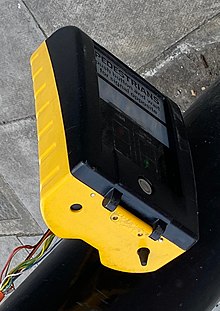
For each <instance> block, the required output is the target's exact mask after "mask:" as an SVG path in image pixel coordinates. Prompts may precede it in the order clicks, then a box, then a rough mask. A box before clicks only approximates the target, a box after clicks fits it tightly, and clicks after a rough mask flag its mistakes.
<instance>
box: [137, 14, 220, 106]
mask: <svg viewBox="0 0 220 311" xmlns="http://www.w3.org/2000/svg"><path fill="white" fill-rule="evenodd" d="M219 29H220V15H218V16H216V17H215V18H213V19H212V20H210V21H208V22H207V23H205V24H204V25H203V26H201V27H200V28H199V29H196V30H195V31H193V32H192V33H190V34H189V35H188V36H187V37H185V38H184V39H182V40H181V41H179V42H178V43H177V44H175V45H173V46H172V47H171V48H169V49H168V50H167V51H165V52H163V53H162V54H161V55H159V56H158V57H157V58H155V59H154V60H153V61H151V62H149V63H148V64H147V65H144V66H142V67H141V68H139V69H138V72H139V73H140V74H141V75H142V76H143V77H144V78H145V79H146V80H148V81H149V82H151V83H152V84H153V85H155V86H156V87H157V88H158V89H160V91H161V92H162V93H164V94H166V95H167V96H168V97H170V98H172V99H173V100H174V102H176V103H178V104H179V106H180V107H181V108H182V111H185V110H186V109H187V108H188V107H189V106H190V105H191V104H192V102H193V101H194V100H195V99H196V98H197V97H198V96H200V95H201V94H202V93H203V92H204V91H205V90H206V89H207V88H208V87H209V86H210V85H211V84H212V83H214V82H215V80H216V79H218V78H219V76H220V31H219Z"/></svg>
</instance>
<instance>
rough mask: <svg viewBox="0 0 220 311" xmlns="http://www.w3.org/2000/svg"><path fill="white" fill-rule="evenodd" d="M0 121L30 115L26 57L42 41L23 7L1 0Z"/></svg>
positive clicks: (29, 87)
mask: <svg viewBox="0 0 220 311" xmlns="http://www.w3.org/2000/svg"><path fill="white" fill-rule="evenodd" d="M0 33H1V36H0V68H1V70H0V123H6V122H7V121H10V120H14V119H20V118H23V117H27V116H29V115H33V114H34V104H33V103H34V101H33V93H32V81H31V75H30V65H29V58H30V55H31V53H32V52H33V50H34V49H35V48H37V47H38V45H39V44H40V42H41V41H43V40H44V36H43V34H42V32H41V31H40V30H39V28H38V26H37V25H36V23H35V22H34V20H33V18H32V17H31V16H30V14H29V12H28V11H27V9H26V8H25V6H24V5H23V4H22V3H20V2H18V1H14V0H1V9H0Z"/></svg>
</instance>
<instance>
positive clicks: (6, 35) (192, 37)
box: [0, 0, 220, 310]
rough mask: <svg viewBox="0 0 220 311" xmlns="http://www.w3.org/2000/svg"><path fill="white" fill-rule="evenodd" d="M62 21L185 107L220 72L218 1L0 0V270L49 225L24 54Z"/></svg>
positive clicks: (27, 64) (20, 258)
mask: <svg viewBox="0 0 220 311" xmlns="http://www.w3.org/2000/svg"><path fill="white" fill-rule="evenodd" d="M65 25H75V26H77V27H79V28H81V29H82V30H83V31H85V32H86V33H87V34H88V35H90V36H91V37H92V38H93V39H94V40H95V41H97V42H98V43H99V44H101V45H103V46H104V47H105V48H107V49H108V50H110V51H111V52H112V53H113V54H115V55H116V56H117V57H118V58H120V59H121V60H122V61H124V62H126V63H127V64H128V65H129V66H130V67H132V68H133V69H134V70H136V71H137V72H138V73H140V74H141V75H142V76H143V77H144V78H146V80H148V81H149V82H150V83H152V84H153V85H154V86H155V87H156V88H158V89H159V90H160V91H162V92H163V93H164V94H166V95H168V96H169V97H170V98H171V99H173V100H174V102H176V103H178V104H179V106H180V107H181V109H182V111H183V112H184V111H185V110H186V109H187V107H189V106H190V105H191V104H192V103H193V101H194V100H195V99H196V98H197V97H198V96H199V95H200V94H202V93H203V92H204V91H205V90H206V89H207V88H208V87H209V85H210V84H212V83H213V82H214V81H215V80H216V79H217V78H218V77H219V76H220V31H219V30H220V0H212V1H207V0H194V1H191V0H185V1H181V0H170V1H165V0H147V1H146V0H139V1H138V0H122V1H119V2H118V1H116V0H114V1H113V0H110V1H109V0H108V1H107V0H103V1H100V0H93V1H88V0H84V1H82V0H74V1H73V0H72V1H71V0H66V1H58V0H53V1H51V0H50V1H49V0H48V1H44V0H39V1H37V0H26V1H14V0H0V34H1V35H0V69H1V70H0V271H1V267H3V265H4V263H5V261H6V259H7V257H8V255H9V253H10V252H11V251H12V250H13V248H14V247H16V246H18V245H20V244H24V243H28V244H32V243H35V242H36V240H38V239H39V237H40V236H41V235H42V233H43V232H44V231H45V228H46V227H45V225H44V223H43V220H42V218H41V214H40V210H39V175H38V156H37V137H36V121H35V112H34V98H33V91H32V79H31V74H30V65H29V59H30V56H31V54H32V53H33V52H34V50H35V49H36V48H37V47H38V46H39V44H40V43H41V42H42V41H43V40H44V39H45V38H46V37H48V36H49V35H50V34H52V33H53V32H54V31H55V30H56V29H58V28H60V27H62V26H65ZM24 254H25V252H23V253H22V252H21V253H20V255H18V256H17V257H16V259H15V263H16V261H17V262H19V261H20V260H22V258H23V257H22V255H24ZM216 310H220V308H219V309H218V308H216Z"/></svg>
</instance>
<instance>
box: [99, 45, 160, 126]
mask: <svg viewBox="0 0 220 311" xmlns="http://www.w3.org/2000/svg"><path fill="white" fill-rule="evenodd" d="M95 53H96V64H97V72H98V74H99V75H100V76H102V77H103V78H104V79H105V80H107V81H109V82H110V83H111V84H112V85H114V86H115V87H116V88H117V89H118V90H120V91H121V92H122V93H124V95H126V96H128V97H129V98H130V99H131V100H133V101H135V102H136V103H137V104H138V105H140V106H142V107H143V108H144V109H145V110H147V111H149V112H150V113H151V114H152V115H154V116H155V117H157V118H158V119H160V120H161V121H163V122H164V123H166V120H165V113H164V106H163V100H162V99H161V98H160V97H159V96H158V95H157V94H155V93H153V92H152V91H151V90H149V89H148V88H147V87H146V86H145V85H143V84H142V83H140V82H139V81H138V80H136V79H135V78H134V77H132V76H131V75H129V73H128V70H127V71H126V70H124V69H123V68H120V67H119V66H118V65H117V64H115V63H114V62H113V61H112V60H111V59H110V58H109V57H108V56H107V55H104V54H103V53H102V52H100V51H99V50H97V48H95Z"/></svg>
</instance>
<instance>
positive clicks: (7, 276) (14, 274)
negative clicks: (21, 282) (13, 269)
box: [0, 271, 22, 288]
mask: <svg viewBox="0 0 220 311" xmlns="http://www.w3.org/2000/svg"><path fill="white" fill-rule="evenodd" d="M21 274H22V271H21V272H18V273H12V274H8V275H6V277H5V278H4V279H3V281H2V282H1V284H0V288H2V286H3V285H4V283H5V281H6V280H7V279H8V278H10V277H11V276H19V275H21Z"/></svg>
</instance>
